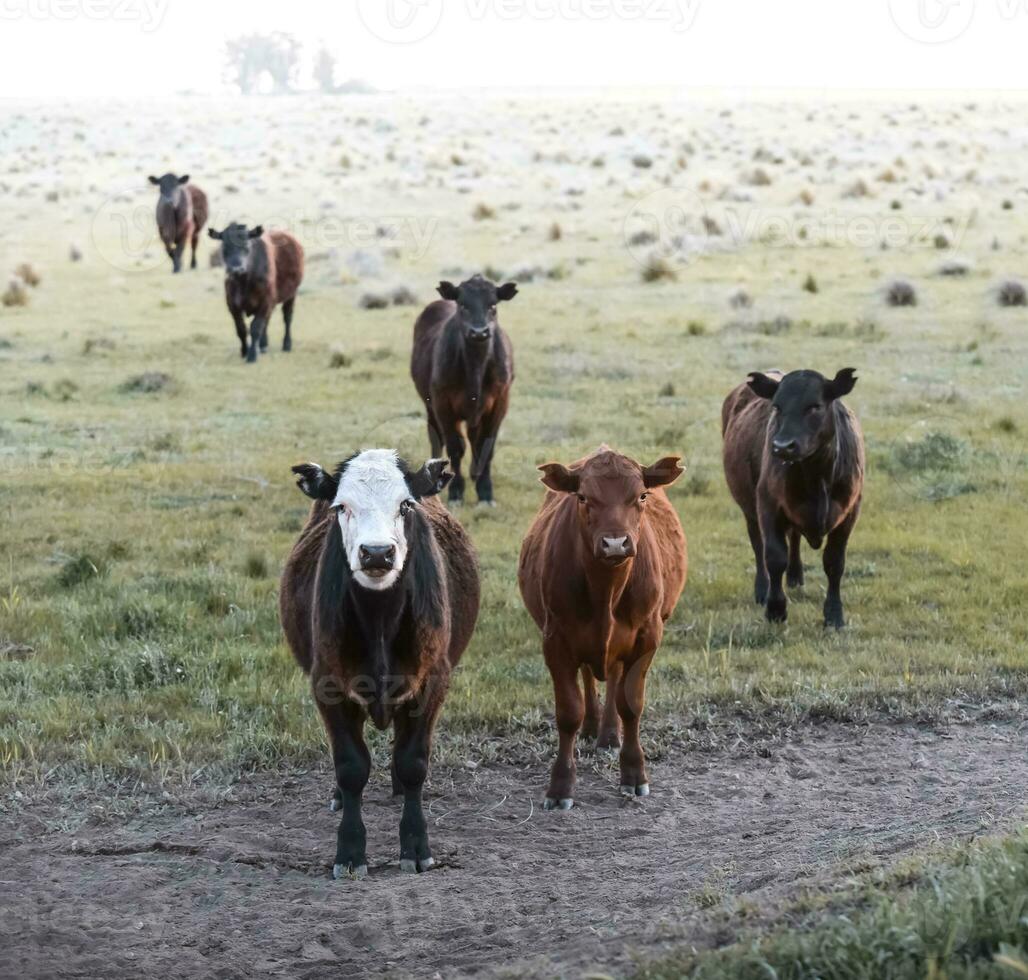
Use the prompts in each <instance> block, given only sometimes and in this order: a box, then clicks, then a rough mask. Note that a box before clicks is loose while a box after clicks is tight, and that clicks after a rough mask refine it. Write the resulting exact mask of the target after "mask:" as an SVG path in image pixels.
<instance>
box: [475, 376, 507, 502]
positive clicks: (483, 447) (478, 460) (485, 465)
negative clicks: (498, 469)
mask: <svg viewBox="0 0 1028 980" xmlns="http://www.w3.org/2000/svg"><path fill="white" fill-rule="evenodd" d="M507 401H508V397H507V395H506V394H504V395H503V396H502V397H501V398H498V399H497V400H496V404H495V405H494V406H493V410H492V411H491V412H490V413H489V415H488V416H487V417H486V418H484V419H482V421H481V423H480V424H479V426H478V428H477V430H476V432H475V435H474V436H473V437H472V440H471V446H472V462H471V477H472V479H474V481H475V491H476V492H477V493H478V500H479V502H480V503H483V504H486V505H487V506H492V505H494V504H495V502H496V501H495V500H494V499H493V456H495V455H496V441H497V439H498V438H499V436H500V425H501V423H502V422H503V420H504V418H505V417H506V415H507Z"/></svg>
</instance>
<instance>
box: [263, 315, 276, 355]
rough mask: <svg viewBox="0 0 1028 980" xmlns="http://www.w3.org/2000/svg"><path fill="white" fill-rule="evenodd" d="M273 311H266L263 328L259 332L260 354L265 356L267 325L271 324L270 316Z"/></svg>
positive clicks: (266, 350)
mask: <svg viewBox="0 0 1028 980" xmlns="http://www.w3.org/2000/svg"><path fill="white" fill-rule="evenodd" d="M272 312H274V309H271V310H268V315H267V316H266V317H264V327H263V329H262V330H261V353H262V354H266V353H267V352H268V324H269V323H271V314H272Z"/></svg>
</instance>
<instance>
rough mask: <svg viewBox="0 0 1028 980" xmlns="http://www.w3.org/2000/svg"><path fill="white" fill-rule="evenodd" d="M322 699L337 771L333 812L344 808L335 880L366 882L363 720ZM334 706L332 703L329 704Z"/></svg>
mask: <svg viewBox="0 0 1028 980" xmlns="http://www.w3.org/2000/svg"><path fill="white" fill-rule="evenodd" d="M335 700H337V699H324V700H322V699H319V701H318V710H319V711H320V712H321V717H322V718H323V719H324V721H325V728H326V730H327V731H328V738H329V742H330V743H331V746H332V761H333V763H334V765H335V771H336V786H337V789H336V794H335V799H334V801H333V809H338V808H339V807H341V808H342V811H343V816H342V819H341V820H340V822H339V832H338V835H337V837H336V859H335V866H334V868H333V871H332V875H333V877H335V878H347V877H354V878H363V877H364V876H365V875H366V874H367V873H368V857H367V850H366V848H367V834H366V832H365V830H364V821H363V820H362V819H361V796H362V795H363V793H364V787H365V786H366V785H367V782H368V776H369V775H370V774H371V755H370V753H369V752H368V747H367V746H366V745H365V744H364V732H363V728H364V719H363V718H362V717H361V714H360V712H359V710H358V709H357V707H356V706H355V705H352V704H348V703H335ZM330 702H331V703H330Z"/></svg>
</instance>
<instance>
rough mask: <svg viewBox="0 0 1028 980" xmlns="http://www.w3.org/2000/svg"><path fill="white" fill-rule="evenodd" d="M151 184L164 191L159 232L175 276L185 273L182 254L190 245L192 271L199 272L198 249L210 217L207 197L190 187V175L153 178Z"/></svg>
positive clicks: (196, 188) (161, 194)
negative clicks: (197, 265) (197, 264)
mask: <svg viewBox="0 0 1028 980" xmlns="http://www.w3.org/2000/svg"><path fill="white" fill-rule="evenodd" d="M150 183H151V184H153V185H154V186H155V187H159V188H160V197H158V199H157V232H158V234H159V235H160V236H161V241H162V242H163V243H164V248H165V250H166V251H167V253H168V258H170V259H171V264H172V272H176V273H177V272H181V271H182V254H183V253H184V252H185V250H186V243H187V242H190V243H192V247H193V260H192V262H190V264H189V268H190V269H195V268H196V245H197V243H198V242H199V241H200V232H202V231H203V226H204V225H205V224H207V216H208V214H209V210H208V207H207V195H206V194H204V192H203V191H202V190H200V188H199V187H197V186H196V185H195V184H190V183H189V174H186V175H184V176H182V177H178V176H176V175H175V174H165V175H164V176H163V177H151V178H150Z"/></svg>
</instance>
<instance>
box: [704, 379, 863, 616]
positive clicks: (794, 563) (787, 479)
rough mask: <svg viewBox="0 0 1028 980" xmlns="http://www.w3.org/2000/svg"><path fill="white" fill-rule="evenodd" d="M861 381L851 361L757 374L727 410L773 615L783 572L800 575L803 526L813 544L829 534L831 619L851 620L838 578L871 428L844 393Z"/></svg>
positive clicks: (759, 582) (731, 461)
mask: <svg viewBox="0 0 1028 980" xmlns="http://www.w3.org/2000/svg"><path fill="white" fill-rule="evenodd" d="M856 383H857V379H856V378H855V377H854V369H853V368H843V370H841V371H840V372H839V373H838V374H837V375H836V376H835V377H834V378H833V379H832V380H831V381H829V380H827V379H826V378H824V377H823V376H822V375H820V374H818V373H817V372H816V371H793V372H792V373H791V374H787V375H785V376H784V377H783V376H782V374H781V372H780V371H772V372H769V373H768V374H759V373H753V374H751V375H750V380H749V382H747V383H746V384H742V385H740V386H739V387H738V388H736V389H735V390H734V391H733V392H732V393H731V394H730V395H729V396H728V398H727V399H725V403H724V406H723V407H722V409H721V431H722V433H723V435H724V464H725V477H726V478H727V480H728V488H729V490H731V492H732V496H733V497H734V498H735V502H736V503H737V504H738V505H739V506H740V507H741V508H742V512H743V514H744V515H745V517H746V528H747V530H748V531H749V536H750V544H751V545H752V546H753V554H754V557H755V559H756V563H757V574H756V579H755V581H754V598H755V599H756V601H757V602H758V603H760V604H762V605H765V606H766V612H767V618H768V620H769V621H770V622H772V623H784V622H785V620H786V616H787V611H786V605H787V603H786V598H785V592H784V590H783V589H782V576H783V575H786V574H787V575H788V579H787V580H788V584H789V585H790V587H791V586H799V585H802V584H803V561H802V559H801V557H800V536H801V535H802V536H803V537H804V538H806V539H807V543H808V544H809V545H810V546H811V547H812V548H814V549H817V548H820V547H821V544H822V542H823V541H825V540H826V539H827V544H826V545H825V554H824V569H825V574H826V575H827V576H828V596H827V598H826V599H825V604H824V618H825V626H834V627H836V628H837V629H841V628H842V626H843V625H844V624H845V620H844V619H843V614H842V597H841V595H840V594H839V586H840V583H841V582H842V574H843V571H844V570H845V567H846V544H847V542H848V541H849V537H850V532H851V531H852V530H853V526H854V525H855V524H856V523H857V516H858V515H859V513H860V501H861V496H862V494H863V489H864V437H863V434H862V433H861V431H860V423H859V422H858V421H857V417H856V416H855V415H854V414H853V413H852V412H851V411H850V410H849V409H848V408H847V407H846V406H845V405H843V403H842V402H841V401H840V400H839V399H840V398H842V397H843V396H844V395H848V394H849V393H850V392H851V391H852V390H853V386H854V385H855V384H856Z"/></svg>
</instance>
